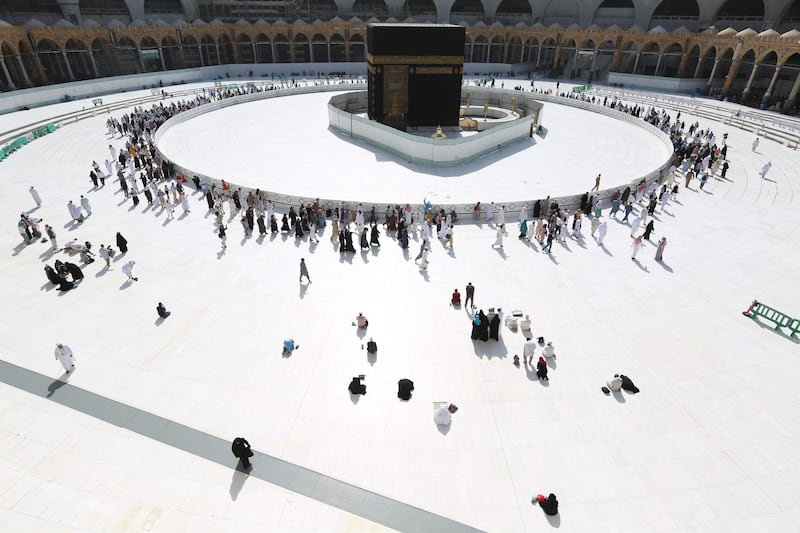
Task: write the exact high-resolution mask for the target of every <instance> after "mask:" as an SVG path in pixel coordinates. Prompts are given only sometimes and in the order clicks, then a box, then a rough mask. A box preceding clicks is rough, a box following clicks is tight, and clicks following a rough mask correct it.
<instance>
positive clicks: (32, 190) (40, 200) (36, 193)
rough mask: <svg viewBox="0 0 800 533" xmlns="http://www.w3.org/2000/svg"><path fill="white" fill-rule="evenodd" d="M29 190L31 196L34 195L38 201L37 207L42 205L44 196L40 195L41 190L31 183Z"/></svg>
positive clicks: (35, 200) (34, 198)
mask: <svg viewBox="0 0 800 533" xmlns="http://www.w3.org/2000/svg"><path fill="white" fill-rule="evenodd" d="M28 191H29V192H30V193H31V196H33V201H34V202H36V207H42V197H41V196H39V192H38V191H37V190H36V189H34V188H33V185H31V188H30V189H28Z"/></svg>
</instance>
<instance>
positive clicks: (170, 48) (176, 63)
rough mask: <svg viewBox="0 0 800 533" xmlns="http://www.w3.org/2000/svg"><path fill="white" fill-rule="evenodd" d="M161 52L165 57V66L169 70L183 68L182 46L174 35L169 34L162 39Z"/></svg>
mask: <svg viewBox="0 0 800 533" xmlns="http://www.w3.org/2000/svg"><path fill="white" fill-rule="evenodd" d="M161 54H162V56H163V57H164V67H165V68H166V69H167V70H175V69H178V68H183V61H181V53H180V47H179V46H178V41H176V40H175V38H174V37H172V36H170V35H167V36H166V37H164V38H162V39H161Z"/></svg>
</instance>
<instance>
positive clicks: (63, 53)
mask: <svg viewBox="0 0 800 533" xmlns="http://www.w3.org/2000/svg"><path fill="white" fill-rule="evenodd" d="M61 56H62V57H63V58H64V63H65V64H66V65H67V73H68V74H69V79H70V80H72V81H75V75H74V74H73V73H72V67H71V66H69V59H68V58H67V53H66V52H64V51H62V52H61Z"/></svg>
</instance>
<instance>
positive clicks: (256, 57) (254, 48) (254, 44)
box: [250, 41, 258, 63]
mask: <svg viewBox="0 0 800 533" xmlns="http://www.w3.org/2000/svg"><path fill="white" fill-rule="evenodd" d="M250 46H252V48H253V63H258V54H256V43H255V41H253V42H252V43H250Z"/></svg>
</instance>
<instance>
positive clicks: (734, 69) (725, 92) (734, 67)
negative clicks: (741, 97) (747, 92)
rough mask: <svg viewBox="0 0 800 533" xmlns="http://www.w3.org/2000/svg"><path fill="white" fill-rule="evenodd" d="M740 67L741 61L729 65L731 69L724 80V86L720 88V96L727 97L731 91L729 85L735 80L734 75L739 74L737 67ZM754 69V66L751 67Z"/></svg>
mask: <svg viewBox="0 0 800 533" xmlns="http://www.w3.org/2000/svg"><path fill="white" fill-rule="evenodd" d="M741 66H742V60H741V59H737V60H736V61H734V62H733V63H731V68H729V69H728V75H727V77H726V78H725V85H723V86H722V96H727V95H728V93H729V92H730V90H731V85H733V80H734V79H735V78H736V73H737V72H739V67H741ZM753 68H755V65H753Z"/></svg>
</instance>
